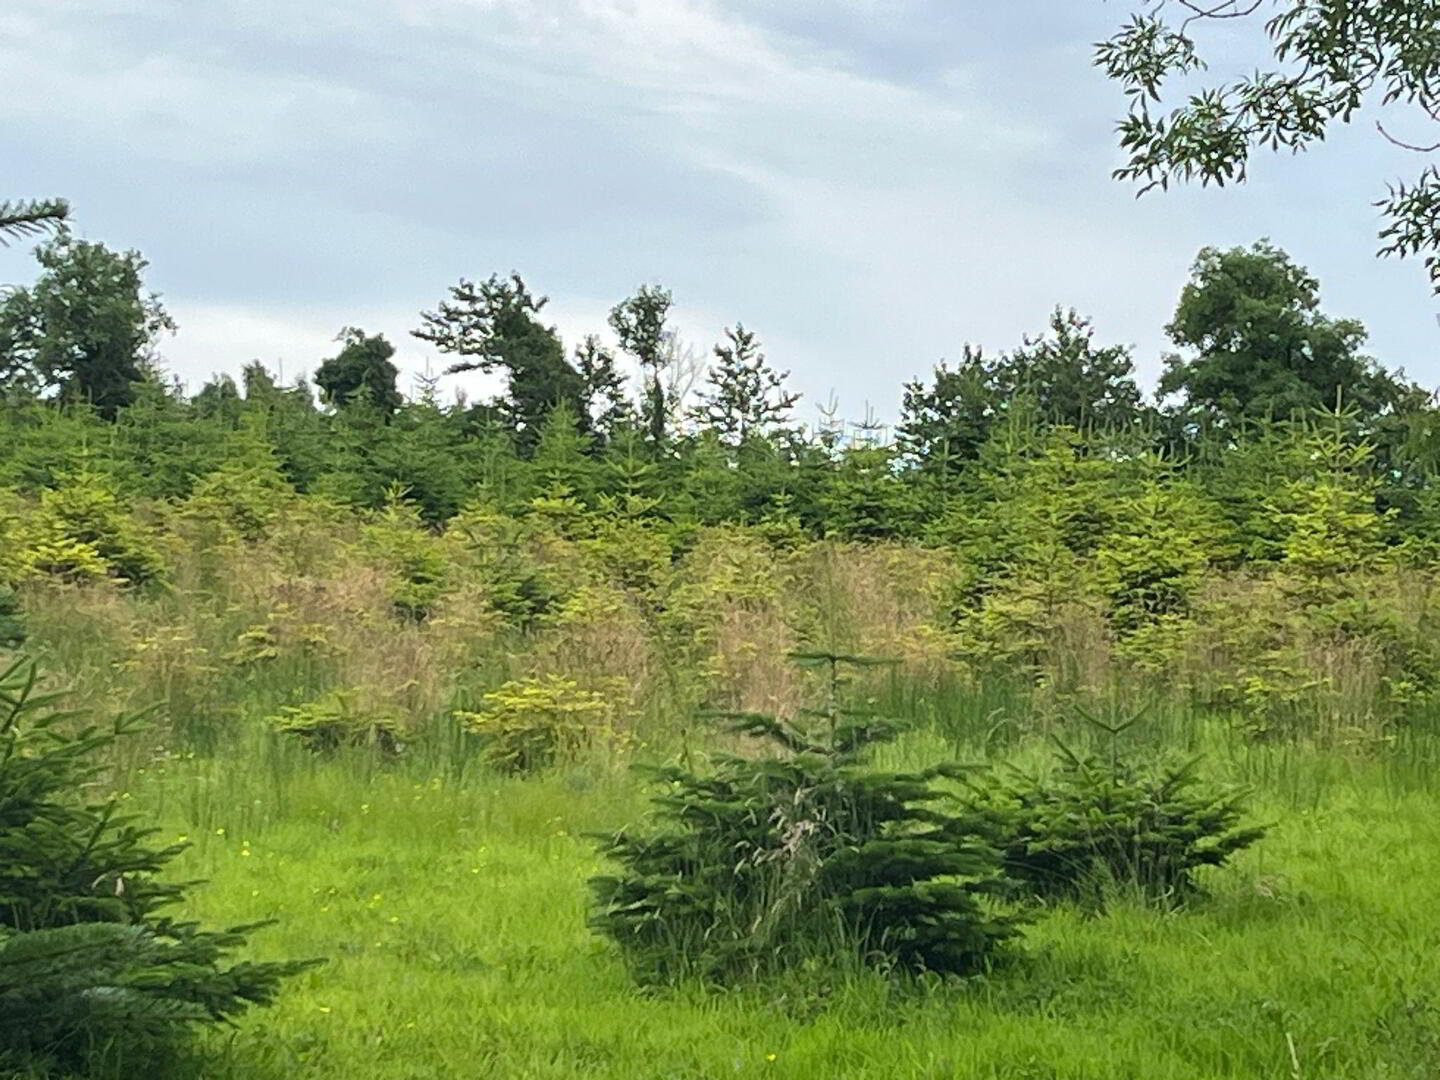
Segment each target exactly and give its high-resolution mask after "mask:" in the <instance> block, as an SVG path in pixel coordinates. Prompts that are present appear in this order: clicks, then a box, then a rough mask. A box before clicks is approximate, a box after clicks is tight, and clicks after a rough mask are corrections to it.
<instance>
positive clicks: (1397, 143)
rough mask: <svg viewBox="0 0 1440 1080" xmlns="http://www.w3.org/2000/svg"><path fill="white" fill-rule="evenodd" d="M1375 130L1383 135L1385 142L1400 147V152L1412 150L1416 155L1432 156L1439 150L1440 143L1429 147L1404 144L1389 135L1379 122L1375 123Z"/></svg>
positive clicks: (1402, 140)
mask: <svg viewBox="0 0 1440 1080" xmlns="http://www.w3.org/2000/svg"><path fill="white" fill-rule="evenodd" d="M1375 130H1376V131H1378V132H1380V134H1381V135H1384V136H1385V139H1386V141H1387V142H1390V143H1393V144H1394V145H1395V146H1398V147H1400V149H1402V150H1413V151H1415V153H1417V154H1433V153H1435V152H1436V151H1437V150H1440V142H1437V143H1432V144H1431V145H1429V146H1417V145H1415V144H1414V143H1408V142H1406V141H1405V140H1404V139H1397V138H1396V137H1395V136H1394V135H1391V134H1390V132H1388V131H1386V130H1385V125H1384V124H1382V123H1381V122H1380V121H1379V120H1376V121H1375Z"/></svg>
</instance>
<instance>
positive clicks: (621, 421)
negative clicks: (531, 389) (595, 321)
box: [575, 334, 635, 443]
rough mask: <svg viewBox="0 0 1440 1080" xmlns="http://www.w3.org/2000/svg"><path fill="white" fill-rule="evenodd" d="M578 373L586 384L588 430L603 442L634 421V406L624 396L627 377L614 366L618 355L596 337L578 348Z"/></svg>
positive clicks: (576, 353) (576, 361)
mask: <svg viewBox="0 0 1440 1080" xmlns="http://www.w3.org/2000/svg"><path fill="white" fill-rule="evenodd" d="M575 370H576V371H578V372H579V373H580V379H581V381H582V382H583V383H584V384H585V414H586V419H587V421H588V427H589V429H590V430H591V431H592V432H594V433H595V435H596V437H597V438H598V439H600V440H601V441H602V442H604V443H608V442H610V440H611V439H613V438H614V437H615V435H616V433H617V432H618V431H619V430H620V429H621V428H622V427H628V426H630V425H631V424H633V423H634V422H635V406H634V404H632V403H631V401H630V398H629V396H628V395H627V394H626V393H625V376H624V374H622V373H621V372H620V371H619V370H618V369H617V368H616V367H615V354H614V353H612V352H611V351H610V350H609V349H607V348H605V346H604V345H602V344H600V339H599V338H597V337H596V336H595V335H594V334H590V335H589V336H587V337H586V338H585V340H584V341H583V342H581V343H580V344H579V345H577V346H575Z"/></svg>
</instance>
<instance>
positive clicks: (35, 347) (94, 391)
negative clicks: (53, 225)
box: [0, 232, 175, 419]
mask: <svg viewBox="0 0 1440 1080" xmlns="http://www.w3.org/2000/svg"><path fill="white" fill-rule="evenodd" d="M35 258H36V260H37V261H38V262H39V263H40V267H41V271H42V273H41V276H40V280H39V281H37V282H36V283H35V284H34V285H33V286H30V287H23V288H16V289H11V290H8V291H7V293H6V295H5V297H4V299H3V300H0V390H5V391H9V392H16V391H20V392H25V393H33V394H41V395H49V394H53V395H55V396H57V397H58V398H59V399H60V400H61V401H65V402H75V403H85V404H88V405H90V406H92V407H93V408H94V409H95V410H96V411H97V412H98V413H99V414H100V415H101V416H102V417H105V418H106V419H113V418H114V417H115V415H116V413H117V411H118V410H119V409H121V408H123V407H124V406H125V405H128V404H129V403H130V402H131V401H133V400H134V399H135V387H134V384H135V383H138V382H140V381H142V380H143V379H145V378H146V377H147V375H146V371H147V367H146V366H147V365H148V364H149V363H150V361H151V359H152V355H153V349H154V345H155V342H156V341H157V340H158V339H159V337H160V335H161V334H162V333H164V332H166V331H173V330H174V329H175V324H174V322H173V321H172V320H171V318H170V316H169V315H168V314H167V313H166V312H165V309H164V308H163V307H162V306H161V304H160V300H159V297H158V296H157V295H155V294H154V293H150V294H147V293H145V292H144V282H143V279H142V273H143V271H144V269H145V267H146V265H147V264H146V262H145V260H144V259H142V258H141V257H140V254H139V253H138V252H135V251H127V252H124V253H117V252H114V251H111V250H110V249H109V248H107V247H105V245H104V244H99V243H92V242H91V241H88V240H76V239H74V238H73V237H71V236H70V235H69V234H67V233H63V232H62V233H61V234H60V235H59V236H57V237H56V238H55V239H53V240H50V241H47V242H46V243H44V244H41V245H40V246H39V247H37V248H36V249H35Z"/></svg>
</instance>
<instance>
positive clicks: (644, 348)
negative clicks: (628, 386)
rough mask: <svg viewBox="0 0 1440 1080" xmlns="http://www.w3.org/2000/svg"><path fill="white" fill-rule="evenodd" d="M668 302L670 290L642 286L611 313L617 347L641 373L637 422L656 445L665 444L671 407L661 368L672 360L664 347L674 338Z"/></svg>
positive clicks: (670, 300)
mask: <svg viewBox="0 0 1440 1080" xmlns="http://www.w3.org/2000/svg"><path fill="white" fill-rule="evenodd" d="M671 303H672V297H671V295H670V290H669V289H662V288H661V287H660V286H659V285H641V286H640V288H639V289H637V290H636V291H635V294H634V295H633V296H631V297H629V298H627V299H625V300H622V301H621V302H620V303H618V304H616V305H615V307H614V308H612V309H611V311H610V329H612V330H613V331H615V336H616V337H617V338H618V339H619V341H620V348H622V349H623V350H625V351H626V352H627V353H629V354H630V355H631V356H633V357H634V358H635V360H636V361H637V362H638V363H639V364H640V370H641V371H642V372H643V373H644V377H645V391H644V396H643V399H642V401H641V403H640V418H641V419H640V422H641V426H642V427H643V428H644V429H645V431H646V433H647V434H648V435H649V437H650V442H651V443H652V444H653V445H655V446H659V445H660V444H661V443H662V442H664V441H665V428H666V421H667V420H668V419H669V415H670V407H671V404H672V403H671V401H670V395H669V393H668V392H667V387H666V385H665V383H664V369H665V367H666V366H667V365H668V363H669V362H670V359H671V357H670V354H669V352H668V351H667V349H666V345H667V343H668V342H669V341H671V340H673V337H674V332H673V331H671V330H669V329H668V328H667V326H666V322H667V320H668V319H669V316H670V305H671Z"/></svg>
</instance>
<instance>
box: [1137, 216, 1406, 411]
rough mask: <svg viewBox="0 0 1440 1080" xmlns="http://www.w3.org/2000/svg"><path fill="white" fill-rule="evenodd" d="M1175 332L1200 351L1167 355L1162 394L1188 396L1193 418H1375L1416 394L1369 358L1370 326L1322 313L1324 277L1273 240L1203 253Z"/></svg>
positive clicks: (1177, 337)
mask: <svg viewBox="0 0 1440 1080" xmlns="http://www.w3.org/2000/svg"><path fill="white" fill-rule="evenodd" d="M1166 331H1167V333H1169V335H1170V339H1171V340H1172V341H1173V342H1175V344H1176V345H1179V346H1181V347H1182V348H1186V349H1190V350H1193V352H1194V354H1195V355H1194V356H1193V357H1192V358H1190V359H1185V358H1183V357H1181V356H1177V355H1172V356H1170V357H1169V358H1168V359H1167V361H1166V369H1165V373H1164V374H1163V375H1162V376H1161V379H1160V392H1161V394H1162V395H1165V394H1183V395H1184V410H1185V411H1186V412H1187V413H1188V414H1189V415H1191V416H1193V417H1197V418H1208V419H1210V420H1219V421H1221V422H1225V423H1231V424H1233V423H1234V422H1236V421H1239V420H1241V419H1245V418H1251V419H1255V418H1260V417H1264V416H1274V417H1277V418H1284V417H1289V416H1291V415H1293V414H1295V413H1298V412H1304V411H1308V410H1312V409H1317V408H1334V407H1335V406H1336V405H1337V403H1343V404H1345V405H1349V406H1352V407H1353V408H1355V409H1356V410H1358V411H1359V412H1360V413H1362V414H1364V415H1366V416H1368V417H1375V416H1378V415H1380V414H1382V413H1385V412H1387V411H1390V410H1394V409H1396V408H1399V407H1402V406H1403V405H1404V404H1405V403H1406V402H1408V401H1410V400H1411V399H1412V398H1413V397H1415V389H1414V388H1413V387H1411V386H1410V385H1409V384H1408V383H1405V382H1404V381H1402V380H1400V379H1397V378H1396V377H1394V376H1391V375H1390V374H1388V373H1387V372H1385V371H1384V370H1382V369H1381V368H1379V366H1378V365H1377V364H1376V363H1375V362H1374V361H1373V360H1371V359H1370V358H1368V357H1366V356H1363V355H1361V353H1360V352H1359V349H1360V347H1361V345H1362V344H1363V343H1364V341H1365V328H1364V326H1362V325H1361V324H1360V323H1359V322H1357V321H1355V320H1353V319H1332V318H1330V317H1329V316H1327V315H1324V314H1321V312H1320V293H1319V283H1318V282H1317V281H1316V280H1315V278H1313V277H1311V276H1310V274H1309V273H1308V272H1306V270H1305V269H1304V267H1301V266H1297V265H1296V264H1295V263H1294V262H1292V261H1291V259H1290V257H1289V256H1288V255H1286V254H1285V252H1283V251H1281V250H1280V249H1278V248H1275V247H1272V246H1271V245H1269V244H1267V243H1263V242H1262V243H1259V244H1256V245H1254V246H1253V247H1250V248H1232V249H1230V250H1228V251H1221V250H1218V249H1216V248H1205V249H1204V250H1203V251H1201V252H1200V255H1199V257H1198V258H1197V259H1196V261H1195V266H1194V268H1193V270H1192V276H1191V280H1190V282H1189V283H1188V284H1187V285H1186V286H1185V289H1184V291H1183V292H1182V293H1181V294H1180V303H1179V305H1178V306H1177V307H1176V309H1175V317H1174V318H1173V319H1172V320H1171V322H1170V325H1169V326H1168V327H1166Z"/></svg>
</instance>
